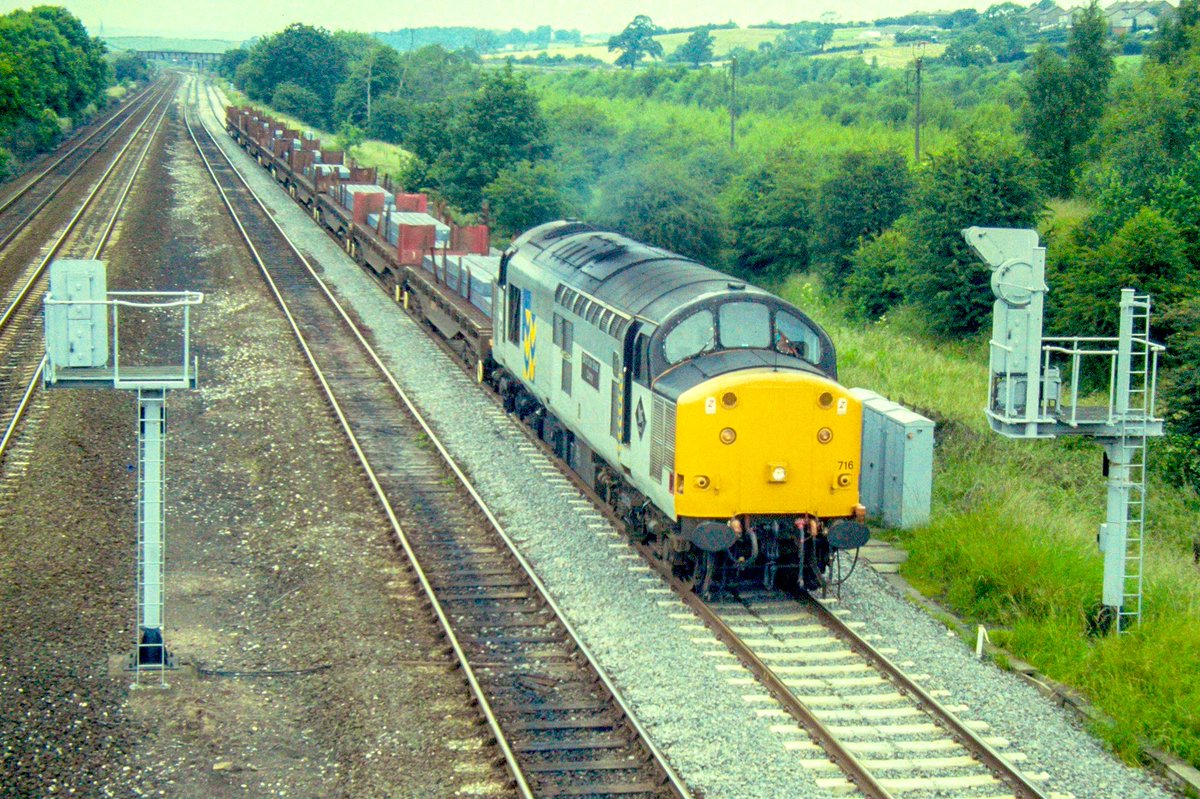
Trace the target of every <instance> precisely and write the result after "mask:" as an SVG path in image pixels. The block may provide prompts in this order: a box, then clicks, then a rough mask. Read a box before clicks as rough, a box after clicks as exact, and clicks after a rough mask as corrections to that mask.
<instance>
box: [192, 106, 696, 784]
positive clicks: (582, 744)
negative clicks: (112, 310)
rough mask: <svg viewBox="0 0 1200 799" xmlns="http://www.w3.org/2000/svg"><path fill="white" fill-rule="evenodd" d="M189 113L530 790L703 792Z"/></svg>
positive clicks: (506, 754) (516, 779)
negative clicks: (652, 734)
mask: <svg viewBox="0 0 1200 799" xmlns="http://www.w3.org/2000/svg"><path fill="white" fill-rule="evenodd" d="M197 101H198V99H197ZM188 117H189V118H188V120H187V126H188V130H189V133H190V135H191V137H192V140H193V141H194V143H195V145H196V148H197V151H198V152H199V153H200V155H201V157H202V160H203V161H204V162H205V164H206V166H207V168H208V171H209V174H210V175H211V176H212V179H213V181H214V183H215V184H216V185H217V187H218V189H219V191H220V193H221V195H222V197H223V200H224V202H225V204H226V207H227V208H228V209H229V212H230V214H231V216H232V218H233V220H234V222H235V224H236V226H237V227H238V229H239V231H240V232H241V234H242V236H243V238H244V240H245V241H246V244H247V247H248V248H249V250H250V252H251V254H252V256H253V257H254V259H255V261H256V262H257V263H258V265H259V267H260V269H261V270H262V272H263V276H264V279H265V280H266V282H267V284H268V286H269V287H270V290H271V291H272V292H273V294H274V295H275V297H276V299H277V301H278V303H279V305H280V307H281V309H282V310H283V313H284V315H285V316H286V317H287V320H288V322H289V324H290V325H291V326H292V329H293V331H294V333H295V335H296V338H297V341H298V342H299V346H300V348H301V350H302V351H303V354H304V357H305V358H306V359H307V360H308V362H309V364H310V365H311V367H312V370H313V374H314V375H315V377H316V380H317V381H318V382H319V384H320V385H321V387H322V390H323V391H324V392H325V394H326V396H327V398H328V401H329V404H330V408H331V410H332V412H333V413H334V415H335V416H336V417H337V419H338V421H339V423H340V424H341V425H342V427H343V429H344V430H345V432H346V435H347V437H348V439H349V441H350V444H351V446H352V447H353V449H354V451H355V453H356V455H357V457H358V458H359V460H360V462H361V463H362V466H363V469H364V471H365V472H366V474H367V477H368V479H369V481H370V483H371V486H372V489H373V490H374V492H375V494H376V496H377V497H378V499H379V501H380V504H381V507H382V509H383V511H384V513H385V514H386V515H387V517H388V519H389V521H390V523H391V526H392V530H393V534H394V540H395V544H396V546H397V548H398V549H400V550H402V551H403V553H404V554H405V556H406V557H407V559H408V562H409V564H410V566H411V570H412V574H413V577H414V579H415V580H416V582H418V583H419V585H420V587H421V589H422V590H423V592H424V593H425V596H426V598H427V599H428V603H429V607H430V608H431V610H432V613H433V615H434V616H435V617H436V621H437V625H438V626H439V627H440V629H441V631H442V634H443V635H444V637H445V640H446V642H447V645H448V647H449V648H450V650H451V651H452V652H453V654H454V659H455V661H456V662H457V664H458V666H459V668H460V669H461V670H462V673H463V676H464V678H465V680H466V682H467V684H468V686H469V688H470V691H471V693H472V695H473V698H474V701H475V703H476V705H477V706H478V708H479V712H480V714H481V716H482V717H483V719H484V722H485V723H486V725H487V726H488V728H489V730H490V732H491V734H492V736H493V738H494V739H495V742H496V746H497V748H498V750H499V751H500V752H501V754H502V755H503V760H504V763H505V766H506V768H507V770H508V773H509V775H510V777H511V781H512V784H513V787H514V789H515V790H516V792H517V794H518V795H520V796H522V797H535V796H538V797H542V796H595V797H604V796H627V797H686V796H689V795H690V794H689V793H688V792H687V789H686V787H685V786H684V785H683V784H682V782H681V781H680V779H679V778H678V777H677V776H676V775H675V774H674V772H673V771H672V770H671V768H670V767H669V765H667V764H666V762H665V760H664V758H663V757H662V755H661V753H660V752H659V751H658V750H657V749H656V748H655V747H654V745H653V744H652V743H651V742H650V741H649V740H648V738H647V736H646V735H645V732H644V730H643V729H642V728H641V726H640V725H639V723H638V722H637V720H636V719H635V718H634V717H633V715H632V713H631V712H630V711H629V708H628V707H627V705H626V704H625V702H624V701H623V700H622V699H621V697H620V695H619V693H618V692H617V691H616V689H615V687H614V686H613V685H612V683H611V681H610V680H609V679H608V677H607V676H606V675H605V673H604V672H603V670H602V669H600V667H599V666H598V664H597V663H596V662H595V660H594V659H593V657H592V656H591V654H590V652H589V651H588V650H587V648H586V646H585V645H584V644H582V643H581V642H580V641H579V639H578V637H577V636H576V635H575V632H574V630H573V629H572V627H571V625H570V623H569V622H567V621H566V620H565V618H564V617H563V616H562V614H561V613H560V611H559V609H558V607H557V606H556V604H555V603H554V601H553V599H552V598H551V597H550V596H549V595H548V593H547V592H546V591H545V589H544V587H543V586H542V584H541V582H540V580H539V579H538V578H537V577H536V576H535V575H534V574H533V573H532V570H531V569H530V568H529V566H528V564H527V563H526V562H525V560H524V558H523V557H522V556H521V555H520V553H519V552H518V551H517V549H516V547H515V546H514V544H513V543H512V541H511V540H509V538H508V536H507V535H506V534H505V532H504V530H503V528H502V526H501V525H500V524H499V522H498V521H497V520H496V518H495V516H494V515H493V514H492V513H491V511H490V510H488V508H487V507H486V505H484V503H483V501H482V499H481V498H480V497H479V495H478V494H477V493H476V492H475V490H474V489H473V488H472V486H471V484H470V482H469V480H468V479H467V478H466V476H465V475H464V474H463V472H462V471H461V470H460V469H459V468H458V467H457V466H456V465H455V463H454V461H453V459H452V458H451V457H450V455H449V453H448V452H447V450H446V449H445V448H444V447H443V446H442V444H441V443H440V441H439V440H438V438H437V436H436V434H435V433H434V431H433V430H432V429H431V428H430V426H429V425H428V424H426V422H425V421H424V419H423V418H422V417H421V415H420V413H419V412H418V411H417V409H416V408H415V406H414V405H413V404H412V403H411V402H410V401H409V400H408V398H407V397H406V396H405V394H404V393H403V391H401V389H400V387H399V386H398V384H397V383H396V381H395V380H394V379H393V378H392V376H391V375H390V374H389V373H388V371H387V369H386V368H385V367H384V366H383V363H382V361H381V360H380V359H379V357H378V356H377V355H376V354H375V352H374V351H373V349H371V347H370V346H369V344H368V343H367V342H366V340H365V339H364V338H363V337H362V335H361V334H360V333H359V332H358V329H357V327H356V326H355V325H354V323H353V322H352V321H351V319H350V317H349V316H348V315H347V314H346V313H345V311H343V310H342V308H341V306H340V305H339V304H338V303H337V301H336V300H335V299H334V297H333V295H332V294H331V293H330V292H329V290H328V289H327V288H325V286H324V284H323V283H322V282H321V281H320V278H319V277H318V276H317V274H316V273H315V271H314V270H313V269H312V268H311V266H310V265H309V263H308V262H307V260H306V259H305V258H304V256H303V255H302V254H301V253H300V252H299V251H298V250H297V248H295V247H294V246H293V245H292V244H291V242H290V240H289V239H288V238H287V236H286V235H285V234H284V233H283V232H282V230H280V228H279V227H278V226H277V225H275V223H274V222H273V220H272V219H271V218H270V216H269V214H268V213H267V212H266V210H265V208H263V206H262V205H261V204H259V202H258V200H257V199H256V198H255V197H254V196H253V192H252V191H251V190H250V188H249V186H247V185H246V184H245V183H244V181H242V179H241V177H240V175H239V174H238V172H237V170H236V168H235V167H234V166H233V165H232V163H231V162H230V161H228V159H226V158H225V156H224V153H223V152H222V151H221V149H220V147H219V146H218V145H217V143H216V141H215V138H214V137H213V135H212V134H211V133H210V132H209V131H208V129H207V128H206V127H204V126H203V125H202V124H201V123H199V122H198V121H195V120H193V119H192V118H191V114H190V112H189V115H188ZM267 256H269V258H268V257H267Z"/></svg>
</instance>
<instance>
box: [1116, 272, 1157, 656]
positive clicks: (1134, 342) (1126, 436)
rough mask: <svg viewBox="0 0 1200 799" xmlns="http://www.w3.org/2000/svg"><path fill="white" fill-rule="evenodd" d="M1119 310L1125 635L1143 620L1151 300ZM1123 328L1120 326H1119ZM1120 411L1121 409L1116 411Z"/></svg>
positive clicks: (1121, 618)
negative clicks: (1125, 365)
mask: <svg viewBox="0 0 1200 799" xmlns="http://www.w3.org/2000/svg"><path fill="white" fill-rule="evenodd" d="M1122 311H1123V312H1124V313H1126V314H1128V315H1129V333H1130V348H1129V382H1128V387H1127V390H1126V392H1125V397H1124V402H1123V403H1120V402H1119V403H1118V408H1119V410H1120V414H1119V415H1120V419H1119V422H1120V429H1121V441H1120V445H1121V447H1122V448H1124V450H1125V452H1127V453H1128V454H1129V465H1128V478H1127V483H1126V486H1127V490H1128V492H1129V495H1128V496H1129V499H1128V503H1127V505H1126V526H1125V575H1124V579H1123V583H1122V599H1123V601H1122V602H1121V606H1120V609H1119V611H1118V625H1117V630H1118V632H1120V633H1127V632H1130V631H1132V630H1133V628H1134V627H1136V626H1137V625H1138V624H1140V623H1141V621H1142V588H1143V571H1142V569H1143V556H1144V554H1145V530H1146V422H1147V421H1148V420H1149V419H1150V418H1152V417H1153V415H1154V408H1153V407H1152V403H1153V401H1154V397H1153V393H1154V392H1153V388H1154V387H1153V385H1152V383H1151V378H1150V374H1151V362H1150V358H1151V352H1150V350H1151V347H1150V297H1149V295H1147V294H1133V296H1132V298H1131V299H1130V300H1129V301H1128V302H1127V307H1123V308H1122ZM1123 327H1124V326H1123ZM1122 332H1124V331H1122ZM1121 405H1123V406H1124V407H1123V408H1121V407H1120V406H1121Z"/></svg>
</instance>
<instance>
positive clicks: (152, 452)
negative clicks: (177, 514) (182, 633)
mask: <svg viewBox="0 0 1200 799" xmlns="http://www.w3.org/2000/svg"><path fill="white" fill-rule="evenodd" d="M166 434H167V418H166V391H164V390H162V389H138V548H137V560H138V570H137V574H138V586H137V591H138V604H137V627H136V630H137V641H136V642H135V646H134V653H133V657H132V661H133V662H132V664H131V665H132V668H133V671H134V672H135V673H136V675H137V681H138V682H139V683H140V682H141V679H142V673H143V672H151V673H153V674H154V675H155V676H156V677H157V678H158V680H159V682H163V681H164V680H165V671H166V669H167V668H169V667H170V666H171V662H172V657H171V654H170V653H169V652H168V651H167V647H166V644H165V643H164V641H163V604H164V600H163V561H164V555H165V552H164V543H165V541H164V539H165V535H164V532H165V530H164V528H165V523H166V519H165V510H166V508H165V504H164V501H163V498H164V495H165V491H166V474H165V469H164V466H165V461H166V438H167V435H166Z"/></svg>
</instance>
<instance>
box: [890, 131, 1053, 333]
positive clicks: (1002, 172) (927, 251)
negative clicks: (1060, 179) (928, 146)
mask: <svg viewBox="0 0 1200 799" xmlns="http://www.w3.org/2000/svg"><path fill="white" fill-rule="evenodd" d="M912 208H913V210H912V211H911V212H910V213H909V214H908V215H907V216H906V217H905V219H906V220H907V226H906V228H905V229H906V230H907V231H908V235H909V238H910V240H911V242H912V247H911V253H912V259H911V260H910V262H909V264H908V268H907V270H906V275H905V279H904V284H905V285H904V293H905V298H906V299H907V300H911V301H912V302H914V303H915V304H916V305H917V306H918V307H920V308H921V309H922V310H923V311H924V313H925V314H926V316H927V318H928V319H929V322H930V327H931V329H932V330H933V331H935V332H937V333H939V334H941V335H945V336H961V335H965V334H970V333H974V332H976V331H978V330H979V329H980V327H982V325H983V323H984V322H985V321H986V320H987V319H989V318H990V316H991V309H992V300H993V295H992V292H991V289H990V287H989V282H990V280H991V271H990V270H989V269H988V268H987V267H986V266H984V265H983V264H981V263H979V261H978V259H976V258H975V256H974V254H973V253H971V251H970V249H969V248H968V247H967V244H966V242H965V241H963V237H962V231H963V229H964V228H968V227H971V226H972V225H982V226H986V227H1016V228H1028V227H1034V226H1035V224H1036V222H1037V220H1038V217H1039V216H1040V215H1041V213H1042V211H1043V205H1042V201H1041V198H1040V197H1039V195H1038V187H1037V181H1036V179H1035V177H1034V168H1033V163H1032V160H1031V159H1030V157H1029V154H1028V153H1027V152H1025V151H1024V150H1023V149H1021V148H1020V147H1019V146H1018V145H1017V144H1015V143H1013V142H1012V141H1006V140H1003V139H1000V138H998V137H994V136H986V135H983V134H979V133H975V132H971V131H967V132H965V133H962V134H960V135H959V137H958V140H957V141H956V142H955V144H954V146H952V147H950V148H949V149H947V150H945V151H943V152H941V153H937V154H935V155H932V156H930V158H929V161H928V162H927V163H926V164H924V165H923V168H922V169H921V170H920V171H919V172H918V173H917V182H916V191H915V193H914V195H913V202H912Z"/></svg>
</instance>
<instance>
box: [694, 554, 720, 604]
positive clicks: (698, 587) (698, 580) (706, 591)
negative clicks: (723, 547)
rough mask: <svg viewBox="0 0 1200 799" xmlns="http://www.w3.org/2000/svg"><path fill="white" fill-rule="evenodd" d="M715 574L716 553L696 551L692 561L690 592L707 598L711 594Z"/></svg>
mask: <svg viewBox="0 0 1200 799" xmlns="http://www.w3.org/2000/svg"><path fill="white" fill-rule="evenodd" d="M716 573H717V556H716V553H714V552H705V551H703V550H696V552H695V554H694V560H693V561H692V590H693V591H695V592H696V593H697V594H699V595H700V596H702V597H706V598H707V597H708V596H709V595H710V594H711V593H712V581H713V577H714V576H715V575H716Z"/></svg>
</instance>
